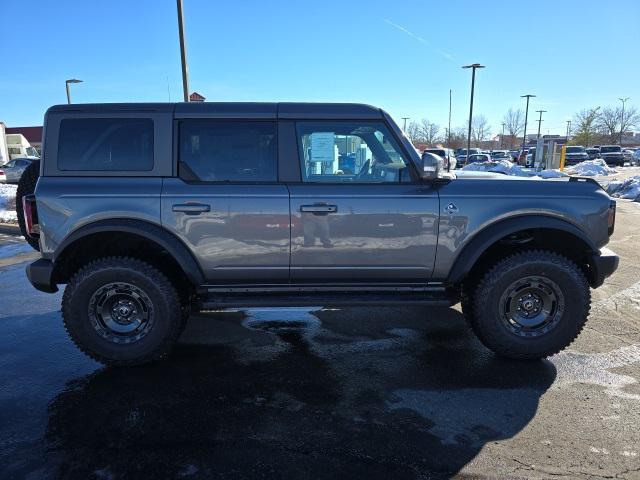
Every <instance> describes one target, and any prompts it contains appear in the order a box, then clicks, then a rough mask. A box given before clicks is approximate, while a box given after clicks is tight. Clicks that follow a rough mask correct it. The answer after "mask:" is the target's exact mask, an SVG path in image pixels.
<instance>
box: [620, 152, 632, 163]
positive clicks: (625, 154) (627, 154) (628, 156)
mask: <svg viewBox="0 0 640 480" xmlns="http://www.w3.org/2000/svg"><path fill="white" fill-rule="evenodd" d="M633 153H634V152H633V150H631V149H630V148H623V149H622V156H623V158H624V161H625V162H629V163H630V164H633Z"/></svg>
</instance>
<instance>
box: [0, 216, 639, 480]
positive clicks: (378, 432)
mask: <svg viewBox="0 0 640 480" xmlns="http://www.w3.org/2000/svg"><path fill="white" fill-rule="evenodd" d="M629 205H631V204H629ZM631 206H632V207H633V208H635V207H636V206H638V207H640V205H631ZM637 212H638V215H640V208H639V209H638V211H637ZM635 215H636V213H635V210H632V209H629V206H628V205H627V204H625V206H623V208H620V209H619V219H618V222H619V224H620V222H621V220H620V217H622V218H625V219H627V220H629V219H631V220H634V221H636V222H637V220H638V218H637V217H635ZM629 225H633V223H629ZM636 225H637V223H636ZM616 235H617V236H616V237H615V239H614V240H616V241H617V242H618V246H617V247H616V246H614V245H612V247H613V248H614V249H616V250H618V251H620V249H621V248H622V250H623V251H622V252H620V253H622V254H623V255H625V256H626V258H627V259H629V261H628V262H627V263H626V265H625V266H624V267H621V273H620V275H618V274H617V276H615V277H613V278H612V281H611V283H610V284H609V285H608V286H607V288H606V289H605V290H602V291H596V292H595V303H594V307H593V313H592V315H591V319H590V321H589V324H588V329H587V330H585V332H583V334H582V335H581V336H580V338H579V339H578V341H577V342H576V343H575V344H574V345H572V347H571V348H570V349H569V350H568V351H565V352H563V353H561V354H559V355H556V356H555V357H553V358H551V359H550V360H544V361H537V362H514V361H507V360H501V359H498V358H496V357H494V356H493V355H492V354H491V353H489V352H488V351H486V350H485V349H484V348H483V347H482V346H481V345H480V343H479V342H478V341H477V340H476V339H475V338H474V336H473V335H472V334H471V332H470V331H469V330H468V329H467V327H466V325H465V323H464V320H463V318H462V315H461V314H460V312H459V311H458V310H457V309H431V310H427V309H424V308H414V307H411V308H375V309H373V308H353V309H341V310H336V309H330V310H324V309H322V308H321V307H310V308H292V309H252V310H248V311H246V312H234V311H226V312H214V313H210V314H207V315H198V316H194V317H192V318H191V320H190V323H189V326H188V327H187V330H186V331H185V333H184V334H183V336H182V338H181V339H180V342H179V345H178V347H177V348H176V350H175V352H174V354H173V355H172V356H171V357H170V358H169V359H168V360H165V361H163V362H160V363H158V364H155V365H152V366H147V367H138V368H128V369H116V368H104V367H102V366H100V365H99V364H97V363H95V362H93V361H91V360H89V359H87V358H86V357H84V356H83V355H82V354H81V353H80V352H79V351H78V350H76V348H75V347H74V346H73V344H72V343H71V342H70V341H69V340H68V338H67V335H66V333H65V331H64V328H63V327H62V322H61V318H60V313H59V308H60V307H59V305H60V303H59V302H60V297H61V294H60V293H58V294H56V295H47V294H43V293H39V292H36V291H34V290H33V289H32V288H31V287H30V286H29V285H28V283H27V280H26V278H25V276H24V262H23V261H22V260H21V259H22V257H21V255H27V254H26V253H25V252H22V251H18V252H17V254H16V253H15V252H13V253H12V251H10V250H6V249H7V248H9V249H19V247H16V246H14V245H17V243H7V242H8V240H7V241H4V242H3V240H4V239H3V238H0V244H1V245H0V258H3V252H8V253H7V255H9V257H11V258H14V259H15V262H14V263H13V264H12V262H11V261H8V262H6V263H4V264H0V289H1V290H0V292H1V293H0V304H1V305H2V309H0V478H2V479H11V478H100V479H118V478H182V477H184V478H385V479H387V478H394V479H396V478H397V479H402V478H448V477H451V476H455V475H459V476H460V477H464V478H478V477H486V478H494V477H501V478H548V477H549V476H552V475H553V476H554V477H556V478H575V477H583V478H605V477H606V478H613V477H616V476H619V477H620V478H639V477H638V469H640V457H638V455H639V453H640V434H639V433H638V426H639V425H640V387H639V385H638V382H637V380H638V378H640V329H639V323H640V319H639V318H638V317H640V283H636V282H638V278H639V276H638V273H639V271H640V265H638V262H637V260H634V259H633V256H632V255H633V252H634V251H635V250H634V248H635V247H633V245H632V244H633V242H636V243H635V245H636V246H637V245H638V243H637V242H640V238H638V237H637V236H636V237H635V238H627V237H629V235H631V236H633V235H636V234H635V233H634V231H633V230H632V229H631V227H630V226H629V227H621V228H619V231H618V232H617V233H616ZM616 241H614V242H612V243H613V244H616ZM623 262H624V258H623Z"/></svg>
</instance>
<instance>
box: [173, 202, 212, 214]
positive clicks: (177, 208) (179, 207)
mask: <svg viewBox="0 0 640 480" xmlns="http://www.w3.org/2000/svg"><path fill="white" fill-rule="evenodd" d="M172 210H173V211H174V212H182V213H186V214H187V215H200V214H201V213H204V212H210V211H211V205H205V204H203V203H179V204H176V205H174V206H173V208H172Z"/></svg>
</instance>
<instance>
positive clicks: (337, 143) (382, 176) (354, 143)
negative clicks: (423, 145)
mask: <svg viewBox="0 0 640 480" xmlns="http://www.w3.org/2000/svg"><path fill="white" fill-rule="evenodd" d="M297 131H298V147H299V149H300V160H301V171H302V180H303V181H304V182H310V183H406V182H411V172H410V168H409V160H408V159H407V158H406V157H405V155H404V154H403V153H402V150H401V149H400V147H399V146H398V144H397V142H396V141H395V139H394V138H393V136H392V135H391V133H390V132H389V130H388V129H387V127H386V126H385V125H384V124H383V123H380V122H299V123H298V124H297Z"/></svg>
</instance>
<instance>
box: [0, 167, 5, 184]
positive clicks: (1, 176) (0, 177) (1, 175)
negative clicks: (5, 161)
mask: <svg viewBox="0 0 640 480" xmlns="http://www.w3.org/2000/svg"><path fill="white" fill-rule="evenodd" d="M0 183H7V176H6V175H5V173H4V170H2V167H0Z"/></svg>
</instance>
